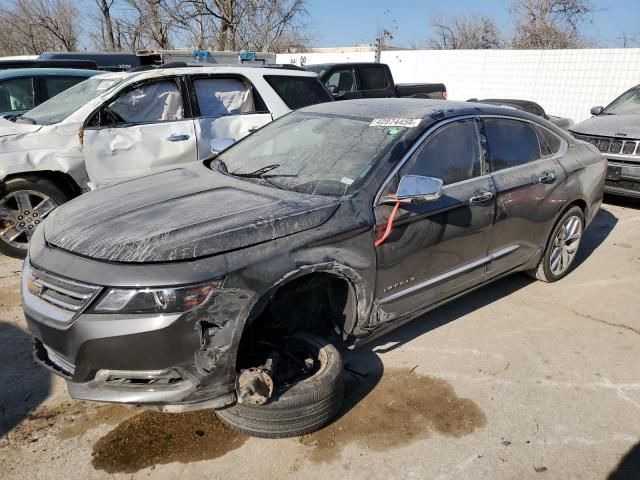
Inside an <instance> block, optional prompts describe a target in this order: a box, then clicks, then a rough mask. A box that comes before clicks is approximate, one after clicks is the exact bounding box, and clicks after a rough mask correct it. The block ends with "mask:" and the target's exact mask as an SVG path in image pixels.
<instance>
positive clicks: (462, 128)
mask: <svg viewBox="0 0 640 480" xmlns="http://www.w3.org/2000/svg"><path fill="white" fill-rule="evenodd" d="M480 165H481V153H480V143H479V142H478V133H477V128H476V125H475V121H474V120H462V121H459V122H454V123H450V124H448V125H445V126H444V127H442V128H440V129H439V130H438V131H436V132H435V133H434V134H433V135H432V136H431V137H429V139H428V140H427V141H426V143H425V144H424V145H423V146H422V147H421V148H420V149H419V150H418V151H417V152H416V153H415V154H414V155H413V157H412V158H411V160H409V162H408V167H405V168H404V171H403V172H402V175H407V174H409V175H422V176H425V177H434V178H439V179H441V180H442V181H443V183H444V184H445V185H448V184H451V183H456V182H461V181H463V180H469V179H470V178H473V177H476V176H478V175H480Z"/></svg>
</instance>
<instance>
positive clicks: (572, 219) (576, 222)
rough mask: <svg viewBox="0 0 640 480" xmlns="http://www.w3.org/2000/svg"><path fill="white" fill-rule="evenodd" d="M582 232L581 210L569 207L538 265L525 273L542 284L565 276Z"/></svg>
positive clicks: (582, 216)
mask: <svg viewBox="0 0 640 480" xmlns="http://www.w3.org/2000/svg"><path fill="white" fill-rule="evenodd" d="M583 231H584V215H583V213H582V210H581V209H580V208H579V207H571V208H570V209H569V210H568V211H567V212H566V213H565V214H564V215H563V216H562V218H560V220H559V221H558V223H557V224H556V226H555V227H554V229H553V231H552V232H551V236H550V237H549V241H548V242H547V247H546V248H545V251H544V254H543V256H542V259H541V260H540V263H539V264H538V266H537V267H536V268H534V269H533V270H529V271H528V272H527V273H528V274H529V276H531V277H533V278H537V279H538V280H542V281H543V282H555V281H557V280H560V279H561V278H562V277H564V276H566V275H567V274H568V273H569V272H570V271H571V267H572V266H573V263H574V261H575V259H576V255H577V253H578V248H579V247H580V241H581V240H582V233H583Z"/></svg>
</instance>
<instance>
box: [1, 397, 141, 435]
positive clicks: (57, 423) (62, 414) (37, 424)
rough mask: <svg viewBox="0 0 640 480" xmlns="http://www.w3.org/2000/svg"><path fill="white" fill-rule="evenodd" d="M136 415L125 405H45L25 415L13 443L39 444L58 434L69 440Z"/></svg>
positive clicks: (13, 433)
mask: <svg viewBox="0 0 640 480" xmlns="http://www.w3.org/2000/svg"><path fill="white" fill-rule="evenodd" d="M134 412H135V410H132V409H131V408H128V407H124V406H121V405H108V404H107V405H93V404H90V403H87V402H69V403H65V404H62V405H57V406H55V407H46V406H43V407H40V408H38V409H37V410H35V411H34V412H32V413H28V414H27V415H25V416H24V418H23V419H22V421H21V422H20V423H19V424H18V425H17V426H16V428H15V429H14V430H13V431H12V432H11V434H10V435H11V441H12V442H17V443H22V444H26V443H35V442H37V441H38V440H39V439H40V438H41V437H43V436H44V435H47V434H50V433H53V434H55V436H56V438H58V439H59V440H67V439H69V438H73V437H78V436H80V435H83V434H84V433H85V432H87V431H88V430H92V429H94V428H97V427H99V426H100V425H116V424H118V423H119V422H121V421H122V420H124V419H125V418H127V417H130V416H131V415H132V413H134Z"/></svg>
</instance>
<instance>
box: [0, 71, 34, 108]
mask: <svg viewBox="0 0 640 480" xmlns="http://www.w3.org/2000/svg"><path fill="white" fill-rule="evenodd" d="M31 108H33V84H32V83H31V78H12V79H10V80H5V81H3V82H0V112H14V111H16V110H29V109H31Z"/></svg>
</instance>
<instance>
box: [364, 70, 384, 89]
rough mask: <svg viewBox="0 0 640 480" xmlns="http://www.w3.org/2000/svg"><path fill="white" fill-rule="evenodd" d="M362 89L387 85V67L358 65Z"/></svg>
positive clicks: (381, 87)
mask: <svg viewBox="0 0 640 480" xmlns="http://www.w3.org/2000/svg"><path fill="white" fill-rule="evenodd" d="M360 81H361V82H362V90H380V89H383V88H387V87H389V81H388V80H387V69H386V68H384V67H360Z"/></svg>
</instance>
